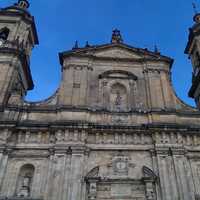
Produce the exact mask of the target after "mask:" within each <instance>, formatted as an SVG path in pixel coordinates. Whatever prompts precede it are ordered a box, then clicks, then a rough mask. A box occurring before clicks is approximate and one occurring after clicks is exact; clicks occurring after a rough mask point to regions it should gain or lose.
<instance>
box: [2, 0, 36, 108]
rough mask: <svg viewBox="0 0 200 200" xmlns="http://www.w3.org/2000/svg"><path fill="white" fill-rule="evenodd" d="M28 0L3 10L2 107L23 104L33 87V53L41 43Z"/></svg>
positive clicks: (20, 0)
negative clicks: (29, 9) (31, 65)
mask: <svg viewBox="0 0 200 200" xmlns="http://www.w3.org/2000/svg"><path fill="white" fill-rule="evenodd" d="M29 6H30V4H29V2H28V1H27V0H18V2H17V3H15V4H14V5H12V6H9V7H6V8H3V9H1V10H0V94H1V95H0V107H2V106H5V105H7V104H12V105H13V104H14V105H20V104H21V103H22V102H23V101H22V100H23V97H24V96H25V95H26V92H27V91H28V90H31V89H33V81H32V77H31V72H30V55H31V51H32V49H33V47H34V46H35V45H36V44H38V37H37V31H36V26H35V22H34V17H33V16H31V14H30V13H29V11H28V8H29Z"/></svg>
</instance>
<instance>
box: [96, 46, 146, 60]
mask: <svg viewBox="0 0 200 200" xmlns="http://www.w3.org/2000/svg"><path fill="white" fill-rule="evenodd" d="M93 55H94V56H96V57H105V58H127V59H141V58H142V55H140V54H138V53H136V52H134V51H131V50H128V49H126V48H123V47H119V46H115V47H109V48H104V49H99V50H97V51H96V52H94V54H93Z"/></svg>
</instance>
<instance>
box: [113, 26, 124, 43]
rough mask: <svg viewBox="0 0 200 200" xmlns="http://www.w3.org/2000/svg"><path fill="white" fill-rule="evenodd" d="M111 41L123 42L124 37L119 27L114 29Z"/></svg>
mask: <svg viewBox="0 0 200 200" xmlns="http://www.w3.org/2000/svg"><path fill="white" fill-rule="evenodd" d="M111 43H123V39H122V35H121V33H120V30H118V29H114V30H113V33H112V39H111Z"/></svg>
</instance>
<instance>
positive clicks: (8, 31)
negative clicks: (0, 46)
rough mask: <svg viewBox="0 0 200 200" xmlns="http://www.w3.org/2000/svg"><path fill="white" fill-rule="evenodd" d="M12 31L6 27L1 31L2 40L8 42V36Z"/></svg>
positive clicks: (0, 37)
mask: <svg viewBox="0 0 200 200" xmlns="http://www.w3.org/2000/svg"><path fill="white" fill-rule="evenodd" d="M9 33H10V30H9V29H8V28H7V27H4V28H2V29H1V30H0V39H1V40H3V41H6V40H7V39H8V35H9Z"/></svg>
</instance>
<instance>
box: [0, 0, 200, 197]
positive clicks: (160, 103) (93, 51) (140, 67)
mask: <svg viewBox="0 0 200 200" xmlns="http://www.w3.org/2000/svg"><path fill="white" fill-rule="evenodd" d="M20 2H21V3H20V4H18V5H15V6H14V7H11V8H6V9H5V10H1V11H0V37H1V33H2V30H3V31H4V30H6V29H5V27H7V28H8V29H9V31H10V32H9V35H8V37H7V38H6V41H5V43H4V44H3V46H0V92H1V96H0V108H1V109H0V200H1V199H2V200H3V199H8V200H19V199H22V200H23V199H24V200H25V199H26V200H32V199H33V200H40V199H41V200H55V199H57V200H66V199H67V200H87V199H89V200H105V199H108V200H109V199H110V200H113V199H119V200H121V199H127V200H189V199H190V200H196V199H198V198H199V195H200V188H199V185H200V181H199V180H200V132H199V130H200V126H199V123H200V112H199V111H198V110H197V109H195V108H192V107H190V106H188V105H186V104H184V103H183V102H182V101H181V100H180V99H178V97H177V96H176V94H175V93H174V91H173V88H172V84H171V77H170V74H171V65H172V59H170V58H168V57H165V56H162V55H160V54H159V53H158V52H150V51H148V50H146V49H139V48H134V47H130V46H128V45H126V44H124V43H123V39H122V36H121V34H120V32H119V31H118V30H115V31H114V32H113V34H116V35H113V36H112V43H110V44H106V45H100V46H87V47H86V48H83V49H81V48H80V49H77V48H75V49H73V50H72V51H67V52H63V53H60V63H61V65H62V82H61V84H60V87H59V88H58V90H57V91H56V92H55V94H54V95H53V96H51V97H50V98H48V99H46V100H44V101H41V102H36V103H29V102H26V101H24V100H23V97H24V95H25V93H26V91H27V90H28V89H31V86H32V82H31V80H32V79H31V75H30V73H28V72H29V62H28V61H29V55H30V51H31V49H32V47H33V46H34V44H37V42H38V41H37V34H36V30H35V28H34V21H33V18H31V16H30V15H29V13H27V11H26V7H27V4H26V1H25V0H21V1H20ZM24 3H25V4H24ZM21 6H23V10H22V11H21V10H20V12H19V8H20V9H21ZM24 6H25V7H24ZM24 8H25V10H24ZM13 12H14V14H13ZM11 22H12V23H11ZM28 25H29V26H28ZM30 25H31V26H30ZM28 27H29V28H28ZM30 27H31V28H30ZM22 35H23V38H22ZM22 40H23V42H22ZM22 50H23V53H24V52H26V54H23V55H24V56H22V57H21V55H22V54H21V53H22Z"/></svg>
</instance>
